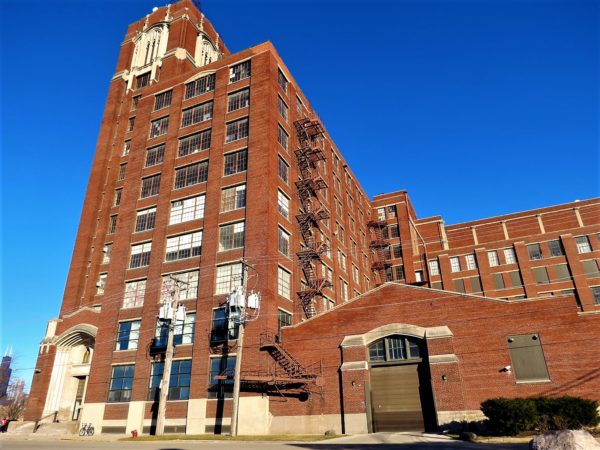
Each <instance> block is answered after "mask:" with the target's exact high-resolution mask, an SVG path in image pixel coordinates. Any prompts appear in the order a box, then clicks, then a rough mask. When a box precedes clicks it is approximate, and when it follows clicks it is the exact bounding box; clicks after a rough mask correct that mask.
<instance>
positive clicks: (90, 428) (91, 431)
mask: <svg viewBox="0 0 600 450" xmlns="http://www.w3.org/2000/svg"><path fill="white" fill-rule="evenodd" d="M93 435H94V427H89V428H88V436H93Z"/></svg>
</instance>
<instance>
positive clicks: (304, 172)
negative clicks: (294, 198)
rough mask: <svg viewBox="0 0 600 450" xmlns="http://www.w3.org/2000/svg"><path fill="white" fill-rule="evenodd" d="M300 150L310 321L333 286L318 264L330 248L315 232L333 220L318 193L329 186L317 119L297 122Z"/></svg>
mask: <svg viewBox="0 0 600 450" xmlns="http://www.w3.org/2000/svg"><path fill="white" fill-rule="evenodd" d="M294 126H295V127H296V136H297V137H298V143H299V148H298V149H297V150H296V151H295V154H296V159H297V161H298V168H299V169H300V179H299V180H298V181H296V188H297V189H298V196H299V197H300V203H301V204H302V213H301V214H298V215H297V216H296V219H297V220H298V224H299V227H300V234H301V235H302V239H303V240H304V244H302V247H301V249H300V251H299V252H298V253H297V256H298V260H299V262H300V267H302V271H303V272H304V277H305V279H306V286H305V287H304V289H302V290H301V291H299V292H298V297H299V298H300V304H301V305H302V309H303V310H304V314H305V315H306V317H307V318H309V319H310V318H311V317H313V316H314V315H315V314H316V313H317V311H316V308H315V301H314V299H315V297H316V296H322V295H323V289H324V288H326V287H332V284H331V283H330V282H329V281H328V280H327V279H325V278H319V277H318V276H317V273H316V268H315V263H318V262H319V261H320V260H321V255H322V254H323V253H326V252H327V250H328V249H327V245H326V244H325V243H324V242H320V241H318V240H317V238H316V237H315V233H314V230H318V229H319V222H320V221H321V220H325V219H328V218H329V212H328V211H327V209H325V208H324V207H323V205H322V204H321V202H320V200H319V198H318V196H317V192H318V191H319V190H321V189H325V188H326V187H327V183H325V181H324V180H323V179H322V178H321V177H320V175H319V173H318V171H317V163H318V162H319V161H324V160H325V155H324V154H323V150H322V149H321V144H322V141H323V127H322V126H321V124H320V123H319V122H318V121H317V120H309V119H306V118H305V119H300V120H297V121H296V122H294Z"/></svg>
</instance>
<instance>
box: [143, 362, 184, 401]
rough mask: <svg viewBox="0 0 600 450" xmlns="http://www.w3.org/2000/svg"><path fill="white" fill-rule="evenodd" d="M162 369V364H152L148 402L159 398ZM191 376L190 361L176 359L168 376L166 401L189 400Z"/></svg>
mask: <svg viewBox="0 0 600 450" xmlns="http://www.w3.org/2000/svg"><path fill="white" fill-rule="evenodd" d="M164 367H165V364H164V363H163V362H155V363H152V372H151V375H150V386H149V388H148V400H149V401H158V400H159V398H160V385H161V382H162V378H163V371H164ZM191 375H192V360H191V359H178V360H175V361H173V363H172V365H171V373H170V376H169V392H168V393H167V400H187V399H189V398H190V380H191Z"/></svg>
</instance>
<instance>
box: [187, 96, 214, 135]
mask: <svg viewBox="0 0 600 450" xmlns="http://www.w3.org/2000/svg"><path fill="white" fill-rule="evenodd" d="M212 113H213V102H212V100H211V101H208V102H206V103H201V104H200V105H196V106H194V107H192V108H188V109H184V110H183V113H182V116H181V127H182V128H183V127H189V126H190V125H194V124H196V123H200V122H204V121H206V120H210V119H212Z"/></svg>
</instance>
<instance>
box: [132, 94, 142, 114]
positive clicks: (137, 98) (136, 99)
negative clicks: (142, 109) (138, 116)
mask: <svg viewBox="0 0 600 450" xmlns="http://www.w3.org/2000/svg"><path fill="white" fill-rule="evenodd" d="M140 98H142V96H141V95H136V96H135V97H133V98H132V99H131V108H130V111H135V110H136V109H137V107H138V105H139V104H140Z"/></svg>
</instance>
